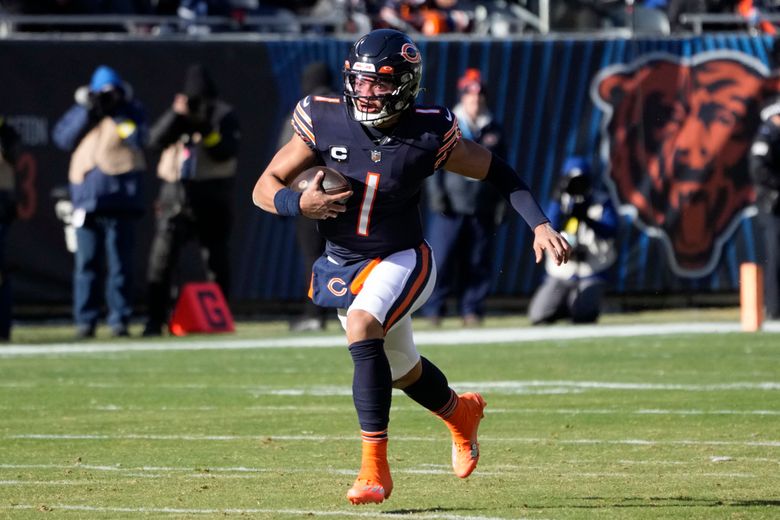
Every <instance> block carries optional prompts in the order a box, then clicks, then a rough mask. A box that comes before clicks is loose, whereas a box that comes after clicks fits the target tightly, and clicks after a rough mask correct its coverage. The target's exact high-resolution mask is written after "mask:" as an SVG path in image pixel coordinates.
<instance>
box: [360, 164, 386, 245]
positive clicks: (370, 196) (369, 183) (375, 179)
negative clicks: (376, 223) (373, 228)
mask: <svg viewBox="0 0 780 520" xmlns="http://www.w3.org/2000/svg"><path fill="white" fill-rule="evenodd" d="M379 177H381V175H379V174H378V173H374V172H368V173H367V174H366V191H365V192H364V193H363V202H361V203H360V214H359V215H358V224H357V234H358V235H360V236H362V237H367V236H368V225H369V224H370V223H371V210H372V209H374V200H376V190H377V186H379Z"/></svg>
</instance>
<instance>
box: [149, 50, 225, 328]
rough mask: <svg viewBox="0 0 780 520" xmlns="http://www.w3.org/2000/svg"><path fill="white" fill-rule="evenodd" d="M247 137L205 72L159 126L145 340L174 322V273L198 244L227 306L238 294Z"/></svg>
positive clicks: (188, 83)
mask: <svg viewBox="0 0 780 520" xmlns="http://www.w3.org/2000/svg"><path fill="white" fill-rule="evenodd" d="M239 140H240V131H239V127H238V118H237V117H236V113H235V111H234V110H233V107H232V106H230V105H229V104H227V103H225V102H224V101H222V100H220V99H218V98H217V88H216V85H215V84H214V81H213V80H212V78H211V76H210V75H209V74H208V72H207V71H206V69H205V68H204V67H203V66H202V65H197V64H196V65H192V66H190V67H189V68H188V69H187V72H186V73H185V77H184V84H183V86H182V90H181V91H180V92H179V93H177V94H176V95H175V96H174V98H173V103H172V105H171V107H170V108H169V109H168V110H167V111H166V112H165V113H163V114H162V115H161V116H160V118H159V119H158V120H157V121H156V122H155V124H154V125H153V126H152V130H151V136H150V139H149V144H150V146H151V148H153V149H154V150H155V151H161V152H162V153H161V155H160V162H159V163H158V165H157V176H158V177H159V178H160V179H161V181H162V184H161V186H160V193H159V196H158V198H157V203H156V208H155V209H156V212H157V215H156V216H157V223H156V232H155V236H154V239H153V242H152V247H151V251H150V253H149V266H148V271H147V275H146V276H147V278H146V281H147V312H148V318H147V321H146V325H145V327H144V332H143V334H144V336H159V335H161V334H162V333H163V328H164V326H165V325H166V323H167V321H168V313H169V310H170V306H171V285H172V278H173V270H174V267H175V266H176V263H177V261H178V258H179V253H180V251H181V249H182V247H183V246H184V245H185V243H186V242H188V241H189V240H190V239H193V238H194V239H196V240H197V241H198V243H199V245H200V250H201V256H202V257H203V261H204V263H205V264H206V268H207V271H208V273H207V276H208V278H209V280H212V281H215V282H216V283H217V284H218V285H219V287H220V289H221V290H222V293H223V294H224V296H225V298H227V297H228V296H229V289H230V252H229V249H228V246H229V243H230V228H231V221H232V211H231V207H232V205H233V184H234V180H235V174H236V165H237V156H238V146H239Z"/></svg>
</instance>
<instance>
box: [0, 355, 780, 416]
mask: <svg viewBox="0 0 780 520" xmlns="http://www.w3.org/2000/svg"><path fill="white" fill-rule="evenodd" d="M0 348H2V347H0ZM41 384H44V383H41ZM45 384H46V386H47V387H51V386H52V385H54V384H59V385H61V386H65V387H68V386H74V385H75V384H78V385H80V386H87V387H89V388H121V389H128V388H141V387H143V388H148V387H149V386H150V384H149V383H138V384H136V385H128V384H124V383H94V382H92V383H89V382H88V383H85V384H83V385H82V382H81V381H78V382H75V381H69V380H62V381H46V382H45ZM451 385H452V386H453V388H455V389H456V390H458V391H461V392H463V391H479V392H490V393H491V394H500V395H527V394H550V393H553V394H572V393H583V392H586V391H592V390H597V391H600V390H610V391H613V390H614V391H629V392H634V391H641V392H654V391H661V392H668V391H671V392H731V391H737V392H738V391H743V390H758V391H768V392H774V391H778V390H780V382H777V381H757V382H748V381H744V382H740V381H737V382H733V383H719V384H684V383H643V382H619V381H555V380H553V381H540V380H529V381H452V382H451ZM11 386H12V385H11V384H10V383H8V384H7V385H6V387H9V388H10V387H11ZM21 387H22V388H27V385H21ZM154 387H155V388H159V389H165V390H209V391H214V390H217V389H226V390H236V391H242V392H248V393H249V394H251V395H252V396H255V397H260V396H267V395H274V396H286V397H302V396H316V397H351V396H352V388H351V387H349V386H342V385H308V386H307V385H305V384H301V386H297V387H292V388H278V387H272V386H262V385H231V384H220V383H214V384H211V385H206V384H203V385H192V384H186V385H175V384H168V383H165V382H160V383H159V384H155V385H154ZM395 393H396V394H398V395H401V393H402V392H401V391H400V390H395ZM102 406H105V407H106V408H105V411H116V410H120V409H121V408H119V407H116V406H115V405H111V404H110V403H109V404H106V405H102ZM112 406H114V407H115V408H112ZM3 408H9V407H8V406H7V405H6V406H5V407H0V409H3ZM256 408H257V409H258V410H259V409H261V408H262V407H256ZM13 409H14V410H19V409H24V408H18V407H13ZM128 409H129V410H130V409H133V408H128ZM163 409H164V410H176V408H163ZM190 409H191V410H204V411H207V410H213V409H216V408H215V407H191V408H190ZM248 409H251V408H248ZM277 409H279V410H284V409H289V410H292V409H294V407H293V408H290V407H289V406H288V407H287V408H285V407H277ZM322 409H323V410H325V409H327V408H324V407H323V408H322ZM349 409H350V410H352V408H349ZM416 409H419V408H416ZM500 410H511V409H503V408H502V409H500ZM602 410H603V411H600V412H599V411H596V412H589V413H613V412H614V411H612V410H609V409H602ZM581 412H588V410H581ZM502 413H507V412H502ZM517 413H521V412H517ZM522 413H526V412H522ZM539 413H544V412H543V411H540V412H539ZM556 413H557V412H556ZM560 413H577V412H576V411H573V410H572V411H571V412H568V411H566V412H560ZM620 413H637V414H639V413H641V414H648V415H651V414H664V413H672V412H667V411H665V410H653V409H647V410H639V411H633V412H620ZM674 413H678V414H682V415H684V414H687V413H689V412H687V411H678V412H674ZM695 413H696V412H695V411H691V412H690V414H695ZM701 413H721V412H701ZM723 413H729V412H728V411H725V412H723ZM733 413H734V414H741V413H744V412H743V411H739V410H737V411H733ZM750 413H751V414H755V415H762V414H763V415H777V414H780V411H777V410H757V411H753V412H750Z"/></svg>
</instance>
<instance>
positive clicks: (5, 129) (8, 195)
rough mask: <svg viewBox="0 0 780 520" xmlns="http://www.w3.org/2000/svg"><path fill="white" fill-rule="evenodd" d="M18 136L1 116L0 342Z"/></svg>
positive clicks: (4, 332) (5, 330)
mask: <svg viewBox="0 0 780 520" xmlns="http://www.w3.org/2000/svg"><path fill="white" fill-rule="evenodd" d="M18 156H19V134H17V133H16V131H15V130H14V129H13V127H11V126H10V125H8V124H7V123H6V121H5V118H4V117H3V116H2V115H0V341H8V340H9V339H11V308H12V303H13V302H12V295H11V280H10V279H9V277H8V270H7V269H6V264H5V241H6V237H7V236H8V227H9V226H10V225H11V222H13V220H14V219H15V218H16V171H15V167H16V159H17V158H18Z"/></svg>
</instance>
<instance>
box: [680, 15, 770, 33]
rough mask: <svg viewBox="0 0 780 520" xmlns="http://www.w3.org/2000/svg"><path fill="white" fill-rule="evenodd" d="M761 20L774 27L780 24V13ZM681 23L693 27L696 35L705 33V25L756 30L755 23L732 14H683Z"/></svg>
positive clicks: (765, 16) (763, 17)
mask: <svg viewBox="0 0 780 520" xmlns="http://www.w3.org/2000/svg"><path fill="white" fill-rule="evenodd" d="M761 20H762V21H763V20H765V21H768V22H770V23H772V24H774V25H778V24H780V13H771V14H764V15H762V16H761ZM679 22H680V23H681V24H683V25H685V26H689V27H691V31H692V32H693V33H694V34H697V35H698V34H701V33H702V32H704V26H705V25H712V26H715V27H723V26H737V27H744V28H745V31H751V30H755V23H754V22H753V21H751V20H748V19H747V18H745V17H743V16H740V15H738V14H731V13H681V14H680V17H679Z"/></svg>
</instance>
